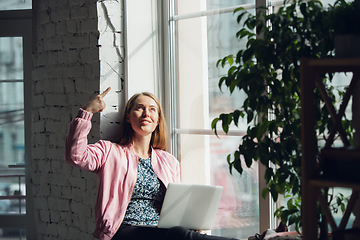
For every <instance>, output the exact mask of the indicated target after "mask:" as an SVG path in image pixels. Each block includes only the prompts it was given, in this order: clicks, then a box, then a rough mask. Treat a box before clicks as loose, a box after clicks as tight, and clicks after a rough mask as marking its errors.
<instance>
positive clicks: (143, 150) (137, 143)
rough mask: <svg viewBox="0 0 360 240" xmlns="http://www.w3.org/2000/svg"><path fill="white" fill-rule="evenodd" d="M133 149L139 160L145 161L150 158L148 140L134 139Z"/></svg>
mask: <svg viewBox="0 0 360 240" xmlns="http://www.w3.org/2000/svg"><path fill="white" fill-rule="evenodd" d="M133 147H134V150H135V152H136V154H137V155H138V156H139V157H140V158H142V159H147V158H149V157H150V156H151V148H150V138H140V139H139V138H134V139H133Z"/></svg>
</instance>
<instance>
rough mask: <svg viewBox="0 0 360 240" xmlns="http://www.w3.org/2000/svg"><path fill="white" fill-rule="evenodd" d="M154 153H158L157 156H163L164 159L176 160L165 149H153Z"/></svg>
mask: <svg viewBox="0 0 360 240" xmlns="http://www.w3.org/2000/svg"><path fill="white" fill-rule="evenodd" d="M154 151H155V153H156V155H158V156H159V157H162V158H165V159H166V160H172V161H176V162H178V160H177V159H176V158H175V157H174V155H172V154H171V153H169V152H167V151H165V150H161V149H154Z"/></svg>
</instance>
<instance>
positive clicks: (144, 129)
mask: <svg viewBox="0 0 360 240" xmlns="http://www.w3.org/2000/svg"><path fill="white" fill-rule="evenodd" d="M127 121H128V122H129V123H130V124H131V127H132V129H133V130H134V133H135V135H136V136H147V135H149V134H150V135H151V133H152V132H153V131H154V130H155V129H156V127H157V125H158V124H159V108H158V106H157V104H156V102H155V101H154V100H153V99H152V98H151V97H148V96H145V95H140V96H138V97H137V98H136V99H135V101H134V105H133V107H132V108H131V109H130V112H129V113H128V114H127Z"/></svg>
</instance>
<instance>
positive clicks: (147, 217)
mask: <svg viewBox="0 0 360 240" xmlns="http://www.w3.org/2000/svg"><path fill="white" fill-rule="evenodd" d="M165 192H166V188H165V186H164V184H163V183H162V182H161V181H160V180H159V179H158V178H157V176H156V174H155V173H154V170H153V168H152V166H151V157H150V158H148V159H142V158H140V159H139V165H138V173H137V180H136V184H135V188H134V192H133V195H132V197H131V200H130V203H129V205H128V207H127V210H126V213H125V218H124V220H123V224H131V225H157V223H158V220H159V215H160V211H161V207H162V204H163V200H164V196H165Z"/></svg>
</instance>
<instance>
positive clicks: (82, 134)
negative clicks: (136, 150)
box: [65, 109, 109, 171]
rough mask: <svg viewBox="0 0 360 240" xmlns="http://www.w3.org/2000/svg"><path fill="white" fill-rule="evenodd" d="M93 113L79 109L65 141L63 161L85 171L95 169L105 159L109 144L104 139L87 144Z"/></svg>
mask: <svg viewBox="0 0 360 240" xmlns="http://www.w3.org/2000/svg"><path fill="white" fill-rule="evenodd" d="M92 116H93V114H92V113H90V112H87V111H85V110H83V109H80V110H79V112H78V115H77V117H76V118H75V119H74V120H73V121H72V122H71V124H70V130H69V133H68V135H67V137H66V141H65V162H66V163H68V164H71V165H73V166H76V167H78V168H80V169H83V170H87V171H96V170H97V169H99V168H100V167H101V166H102V164H103V162H104V161H105V156H106V155H107V154H106V152H107V149H108V148H109V146H107V145H106V143H105V142H104V141H99V142H97V143H96V144H90V145H88V140H87V135H88V134H89V132H90V129H91V118H92Z"/></svg>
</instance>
